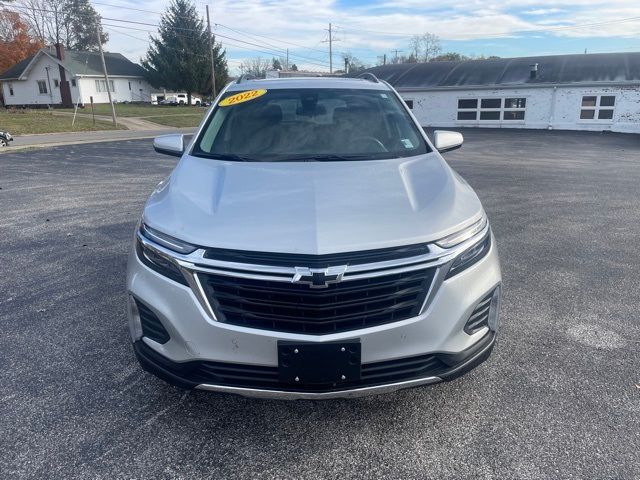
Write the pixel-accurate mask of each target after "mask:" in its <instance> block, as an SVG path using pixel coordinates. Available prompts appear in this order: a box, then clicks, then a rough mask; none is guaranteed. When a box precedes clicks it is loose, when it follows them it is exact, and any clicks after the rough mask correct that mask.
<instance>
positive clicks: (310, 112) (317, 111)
mask: <svg viewBox="0 0 640 480" xmlns="http://www.w3.org/2000/svg"><path fill="white" fill-rule="evenodd" d="M326 113H327V109H326V108H325V106H324V105H316V106H315V108H312V109H305V108H303V107H298V108H296V115H298V116H301V117H315V116H316V115H325V114H326Z"/></svg>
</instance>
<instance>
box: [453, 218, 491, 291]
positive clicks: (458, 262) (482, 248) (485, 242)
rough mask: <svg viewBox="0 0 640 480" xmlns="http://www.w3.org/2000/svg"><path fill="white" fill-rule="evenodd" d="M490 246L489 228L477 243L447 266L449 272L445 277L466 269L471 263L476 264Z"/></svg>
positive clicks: (487, 251)
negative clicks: (449, 266)
mask: <svg viewBox="0 0 640 480" xmlns="http://www.w3.org/2000/svg"><path fill="white" fill-rule="evenodd" d="M490 248H491V230H489V231H488V232H487V234H486V235H485V236H484V237H483V238H482V240H480V241H479V242H478V243H476V244H474V245H473V246H472V247H470V248H468V249H467V250H465V251H464V252H462V253H461V254H460V255H458V256H457V257H456V259H455V260H454V261H453V264H452V265H451V268H449V272H447V276H446V277H445V280H446V279H447V278H451V277H453V276H454V275H456V274H458V273H460V272H461V271H463V270H466V269H467V268H469V267H470V266H471V265H474V264H476V263H477V262H479V261H480V260H482V258H483V257H484V256H485V255H486V254H487V253H489V249H490Z"/></svg>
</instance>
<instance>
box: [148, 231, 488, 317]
mask: <svg viewBox="0 0 640 480" xmlns="http://www.w3.org/2000/svg"><path fill="white" fill-rule="evenodd" d="M489 228H490V227H489V224H488V223H487V225H486V226H485V228H484V229H483V230H482V231H481V232H479V233H477V234H476V235H474V236H473V237H471V238H469V239H468V240H466V241H464V242H463V243H461V244H460V245H456V246H455V247H452V248H447V249H445V248H442V247H439V246H437V245H436V244H435V243H430V244H429V250H430V253H428V254H426V255H419V256H414V257H407V258H402V259H395V260H387V261H383V262H377V263H367V264H358V265H347V266H346V269H345V273H344V275H343V277H342V280H341V282H348V281H352V280H362V279H366V278H375V277H381V276H387V275H394V274H399V273H405V272H411V271H415V270H421V269H428V268H434V267H435V273H434V276H433V279H432V281H431V284H430V286H429V290H428V292H427V294H426V296H425V299H424V302H423V304H422V307H421V309H420V312H419V314H422V313H424V311H425V310H426V309H427V308H428V306H429V305H430V304H431V301H432V300H433V298H434V297H435V295H436V293H437V292H438V290H439V288H440V286H441V285H442V282H443V281H444V278H445V275H446V272H447V271H448V269H449V267H450V265H451V263H452V262H453V260H454V259H455V258H456V257H457V256H458V255H460V254H461V253H462V252H464V251H465V250H467V249H468V248H469V247H471V246H472V245H474V244H475V243H476V242H478V241H480V240H481V239H482V238H484V236H485V235H487V233H488V232H489ZM137 236H138V238H139V239H140V241H141V242H142V243H143V244H144V246H145V247H148V248H150V249H152V250H153V251H154V252H155V253H157V254H159V255H162V256H163V257H165V258H167V259H168V260H170V261H172V262H174V263H175V264H177V265H178V266H179V267H180V268H181V270H182V273H183V275H184V276H185V278H186V279H187V283H188V284H189V286H190V287H191V290H192V291H193V294H194V296H195V297H196V299H197V300H198V303H199V304H200V306H201V307H202V308H203V310H204V311H205V312H206V314H207V315H208V316H209V318H211V319H212V320H213V321H219V319H218V318H217V316H216V313H215V309H214V308H213V306H212V305H211V303H210V301H209V299H208V297H207V295H206V293H205V291H204V288H203V286H202V282H201V280H200V278H199V276H198V274H199V273H202V274H216V275H224V276H228V277H238V278H246V279H251V280H264V281H278V282H285V283H292V282H293V279H294V276H295V275H296V268H295V267H282V266H271V265H259V264H243V263H236V262H227V261H220V260H213V259H208V258H204V253H205V251H206V249H204V248H200V249H198V250H196V251H195V252H193V253H191V254H188V255H185V254H180V253H177V252H174V251H172V250H169V249H167V248H165V247H163V246H162V245H159V244H157V243H155V242H152V241H151V240H149V239H148V238H146V237H144V236H143V235H141V234H140V232H137ZM312 270H319V271H324V270H326V269H323V268H320V269H312ZM248 328H251V327H248Z"/></svg>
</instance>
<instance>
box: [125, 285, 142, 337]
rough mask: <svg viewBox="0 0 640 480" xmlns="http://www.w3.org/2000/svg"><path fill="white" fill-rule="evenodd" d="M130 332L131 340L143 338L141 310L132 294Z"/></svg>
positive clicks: (130, 301) (130, 298) (130, 300)
mask: <svg viewBox="0 0 640 480" xmlns="http://www.w3.org/2000/svg"><path fill="white" fill-rule="evenodd" d="M128 303H129V308H128V311H129V334H130V335H131V340H132V341H134V342H136V341H138V340H140V339H141V338H142V322H141V321H140V312H139V311H138V305H136V301H135V300H134V298H133V296H132V295H129V302H128Z"/></svg>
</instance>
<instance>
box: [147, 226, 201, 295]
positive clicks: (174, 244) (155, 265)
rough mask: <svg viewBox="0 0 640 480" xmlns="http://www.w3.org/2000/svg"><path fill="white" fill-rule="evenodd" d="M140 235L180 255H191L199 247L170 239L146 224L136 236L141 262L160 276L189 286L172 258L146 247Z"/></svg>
mask: <svg viewBox="0 0 640 480" xmlns="http://www.w3.org/2000/svg"><path fill="white" fill-rule="evenodd" d="M139 235H141V236H143V237H144V238H146V239H148V240H150V241H152V242H155V243H157V244H158V245H162V246H163V247H165V248H167V249H169V250H173V251H175V252H178V253H191V252H193V251H195V250H197V248H198V247H195V246H193V245H190V244H188V243H185V242H183V241H181V240H178V239H177V238H173V237H170V236H169V235H165V234H164V233H160V232H158V231H157V230H153V229H151V228H149V227H147V226H146V225H145V224H144V223H141V224H140V229H139V230H138V234H136V254H137V255H138V258H139V259H140V261H141V262H142V263H144V264H145V265H146V266H147V267H149V268H150V269H151V270H153V271H155V272H158V273H159V274H160V275H163V276H165V277H167V278H170V279H171V280H173V281H175V282H178V283H180V284H182V285H187V286H188V284H187V281H186V280H185V278H184V275H182V272H181V271H180V267H179V266H178V265H177V264H176V263H175V262H174V261H173V260H172V259H171V257H169V256H167V255H165V254H163V253H162V252H160V251H157V250H155V249H154V248H152V247H149V246H145V245H144V243H143V242H142V240H141V239H140V236H139Z"/></svg>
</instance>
